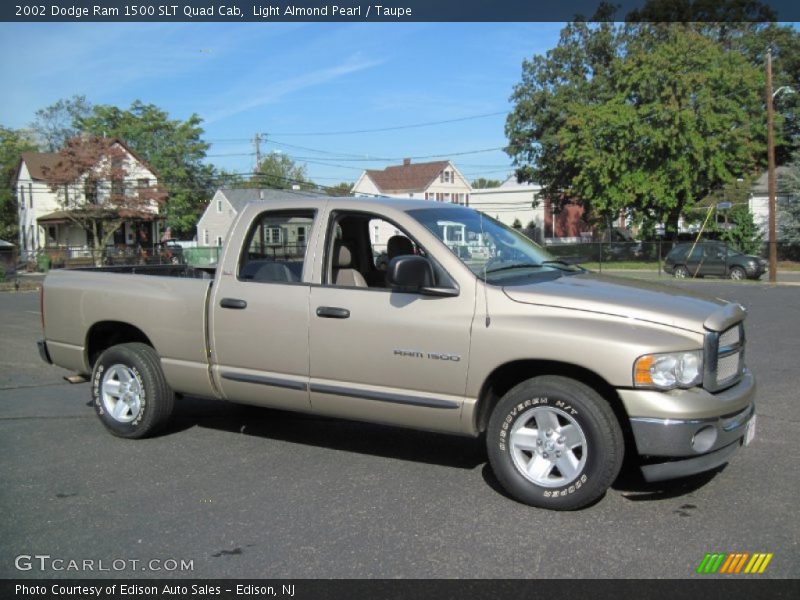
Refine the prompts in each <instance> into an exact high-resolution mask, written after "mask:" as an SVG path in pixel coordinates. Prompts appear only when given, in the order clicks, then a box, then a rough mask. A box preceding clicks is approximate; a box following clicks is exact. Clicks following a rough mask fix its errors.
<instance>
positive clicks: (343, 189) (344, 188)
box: [325, 181, 353, 196]
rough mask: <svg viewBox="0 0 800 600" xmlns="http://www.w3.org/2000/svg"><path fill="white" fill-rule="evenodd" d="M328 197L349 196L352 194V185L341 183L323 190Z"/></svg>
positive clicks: (345, 182)
mask: <svg viewBox="0 0 800 600" xmlns="http://www.w3.org/2000/svg"><path fill="white" fill-rule="evenodd" d="M325 192H326V193H327V194H328V195H329V196H350V195H351V194H352V193H353V184H352V183H348V182H347V181H342V182H341V183H337V184H336V185H334V186H331V187H327V188H325Z"/></svg>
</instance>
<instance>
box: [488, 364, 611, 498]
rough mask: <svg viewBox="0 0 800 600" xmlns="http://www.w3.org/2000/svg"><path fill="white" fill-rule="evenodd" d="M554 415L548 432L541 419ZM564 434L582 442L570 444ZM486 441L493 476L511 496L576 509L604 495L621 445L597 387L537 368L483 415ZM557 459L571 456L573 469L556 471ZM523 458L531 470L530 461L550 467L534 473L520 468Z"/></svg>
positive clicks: (570, 466) (548, 418) (606, 405)
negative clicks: (554, 423)
mask: <svg viewBox="0 0 800 600" xmlns="http://www.w3.org/2000/svg"><path fill="white" fill-rule="evenodd" d="M553 416H555V418H556V419H557V425H558V427H557V428H555V429H553V430H552V433H553V435H552V436H551V435H550V434H549V433H548V431H550V429H549V428H548V429H545V427H546V425H543V424H542V423H547V422H549V420H550V419H551V418H552V417H553ZM545 417H546V418H545ZM531 424H532V425H534V427H530V425H531ZM525 425H528V427H525ZM574 425H577V428H575V427H573V426H574ZM521 430H524V431H521ZM530 432H534V433H535V435H532V434H531V433H530ZM581 435H582V436H583V437H582V438H581V437H580V436H581ZM515 436H516V437H517V440H514V438H515ZM568 437H570V438H576V439H582V440H583V443H582V444H575V445H572V447H571V448H570V445H571V444H573V442H572V441H571V440H570V439H567V438H568ZM520 440H523V442H524V443H525V444H528V440H531V442H530V447H531V448H532V449H533V450H532V451H530V452H529V451H528V450H527V449H520V446H519V443H521V442H520ZM533 440H535V444H534V441H533ZM538 444H542V445H538ZM564 444H566V446H565V445H564ZM486 445H487V450H488V454H489V462H490V464H491V465H492V469H493V471H494V473H495V476H496V477H497V479H498V481H499V482H500V484H501V485H502V486H503V488H504V489H505V490H506V491H507V492H508V493H509V494H510V495H511V496H513V497H514V498H515V499H517V500H519V501H520V502H524V503H525V504H529V505H531V506H537V507H539V508H549V509H553V510H575V509H578V508H582V507H584V506H586V505H587V504H591V503H592V502H594V501H595V500H597V499H599V498H601V497H602V496H603V494H605V492H606V490H607V489H608V488H609V486H611V484H612V483H613V482H614V480H615V479H616V477H617V475H618V474H619V470H620V468H621V467H622V458H623V455H624V445H625V444H624V441H623V436H622V430H621V428H620V426H619V423H618V422H617V418H616V416H615V415H614V412H613V411H612V410H611V407H610V406H609V404H608V402H606V400H605V399H603V398H602V397H601V396H600V395H599V394H598V393H597V392H595V391H594V390H593V389H591V388H590V387H588V386H586V385H584V384H582V383H580V382H578V381H575V380H574V379H569V378H566V377H560V376H555V375H544V376H540V377H534V378H532V379H529V380H527V381H524V382H522V383H520V384H519V385H517V386H516V387H514V388H512V389H511V390H510V391H509V392H508V393H507V394H506V395H505V396H503V397H502V398H501V399H500V401H499V402H498V403H497V406H495V408H494V410H493V411H492V415H491V417H490V419H489V426H488V429H487V432H486ZM555 453H558V457H559V458H554V456H555ZM561 457H564V458H563V459H562V458H561ZM562 460H564V461H567V462H570V461H577V464H575V465H567V466H568V468H571V469H574V472H573V473H570V472H569V471H567V469H564V473H563V474H562V473H561V472H560V470H559V465H560V464H562V462H561V461H562ZM526 461H527V468H528V469H530V468H531V467H534V468H533V469H532V470H533V471H536V470H537V468H536V465H534V462H535V461H538V463H537V464H545V465H547V463H548V461H549V463H550V464H552V465H553V466H551V467H549V468H550V469H551V470H550V471H548V472H547V473H544V472H543V473H542V476H541V477H538V478H537V476H536V475H535V474H533V473H530V472H529V473H528V474H523V471H522V468H523V467H522V465H523V464H524V463H525V462H526ZM547 468H548V467H547V466H545V467H544V469H545V471H546V469H547Z"/></svg>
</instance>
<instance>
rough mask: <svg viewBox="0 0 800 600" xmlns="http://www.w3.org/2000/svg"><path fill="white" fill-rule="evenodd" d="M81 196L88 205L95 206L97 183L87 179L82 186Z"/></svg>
mask: <svg viewBox="0 0 800 600" xmlns="http://www.w3.org/2000/svg"><path fill="white" fill-rule="evenodd" d="M83 195H84V196H85V198H86V202H88V203H89V204H97V182H96V181H93V180H91V181H90V180H88V179H87V180H86V183H84V184H83Z"/></svg>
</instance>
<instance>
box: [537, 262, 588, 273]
mask: <svg viewBox="0 0 800 600" xmlns="http://www.w3.org/2000/svg"><path fill="white" fill-rule="evenodd" d="M540 266H547V267H555V268H556V269H560V270H562V271H573V270H575V269H578V270H581V271H582V270H583V267H581V266H580V265H576V264H572V263H568V262H565V261H563V260H545V261H542V263H541V265H540ZM564 267H567V268H564Z"/></svg>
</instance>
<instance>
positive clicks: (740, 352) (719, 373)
mask: <svg viewBox="0 0 800 600" xmlns="http://www.w3.org/2000/svg"><path fill="white" fill-rule="evenodd" d="M744 348H745V337H744V325H743V324H742V323H739V324H737V325H734V326H733V327H731V328H729V329H726V330H725V331H723V332H721V333H719V332H716V331H710V332H708V333H707V334H706V341H705V357H704V358H705V365H704V369H705V373H704V377H703V387H705V388H706V389H707V390H709V391H711V392H717V391H719V390H722V389H724V388H726V387H730V386H732V385H734V384H735V383H737V382H738V381H739V380H740V379H741V378H742V374H743V373H744Z"/></svg>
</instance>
